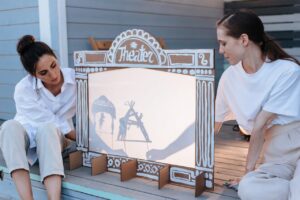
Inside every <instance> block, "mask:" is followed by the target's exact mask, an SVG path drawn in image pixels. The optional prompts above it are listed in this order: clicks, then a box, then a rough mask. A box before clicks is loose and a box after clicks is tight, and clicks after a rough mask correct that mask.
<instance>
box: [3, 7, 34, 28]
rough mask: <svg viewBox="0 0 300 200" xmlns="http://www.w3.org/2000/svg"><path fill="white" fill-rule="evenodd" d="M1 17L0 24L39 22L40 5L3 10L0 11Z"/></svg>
mask: <svg viewBox="0 0 300 200" xmlns="http://www.w3.org/2000/svg"><path fill="white" fill-rule="evenodd" d="M2 4H3V3H2ZM1 7H2V5H1ZM24 16H26V17H24ZM0 19H1V20H0V26H1V25H12V24H23V23H25V24H27V23H38V21H39V10H38V7H25V8H19V9H12V10H2V11H0Z"/></svg>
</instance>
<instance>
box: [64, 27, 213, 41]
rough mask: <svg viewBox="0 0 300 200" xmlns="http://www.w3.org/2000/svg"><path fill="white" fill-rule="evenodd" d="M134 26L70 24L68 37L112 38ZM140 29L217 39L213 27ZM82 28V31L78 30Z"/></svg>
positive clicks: (158, 34)
mask: <svg viewBox="0 0 300 200" xmlns="http://www.w3.org/2000/svg"><path fill="white" fill-rule="evenodd" d="M130 28H132V26H129V25H118V26H116V25H106V24H102V25H99V24H73V23H69V24H68V33H69V35H68V37H69V38H71V39H74V38H88V37H89V36H94V37H96V38H110V37H116V36H117V35H119V34H120V33H121V32H123V31H126V30H128V29H130ZM138 28H139V29H143V30H145V31H146V32H149V33H150V34H152V35H153V36H155V37H162V38H166V37H167V38H172V39H179V38H182V39H184V38H190V39H211V40H213V39H214V40H215V38H216V30H215V28H212V29H202V28H194V29H186V28H176V27H175V28H173V27H147V26H139V27H138ZM78 30H80V31H78Z"/></svg>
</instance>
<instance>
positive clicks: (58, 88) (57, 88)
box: [43, 72, 64, 96]
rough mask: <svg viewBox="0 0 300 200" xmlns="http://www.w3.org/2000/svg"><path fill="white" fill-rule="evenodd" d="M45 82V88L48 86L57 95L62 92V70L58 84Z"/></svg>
mask: <svg viewBox="0 0 300 200" xmlns="http://www.w3.org/2000/svg"><path fill="white" fill-rule="evenodd" d="M43 84H44V86H45V88H47V89H48V90H49V91H50V92H51V93H52V94H53V95H54V96H57V95H59V94H60V92H61V88H62V85H63V84H64V76H63V74H62V72H61V79H60V82H59V83H58V84H56V85H47V84H45V83H43Z"/></svg>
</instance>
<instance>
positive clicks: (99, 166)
mask: <svg viewBox="0 0 300 200" xmlns="http://www.w3.org/2000/svg"><path fill="white" fill-rule="evenodd" d="M106 171H107V155H105V154H102V155H100V156H99V157H94V158H92V170H91V173H92V176H95V175H97V174H102V173H104V172H106Z"/></svg>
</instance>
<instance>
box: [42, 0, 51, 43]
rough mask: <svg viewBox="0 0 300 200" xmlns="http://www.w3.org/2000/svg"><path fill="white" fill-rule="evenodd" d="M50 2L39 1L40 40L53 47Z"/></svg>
mask: <svg viewBox="0 0 300 200" xmlns="http://www.w3.org/2000/svg"><path fill="white" fill-rule="evenodd" d="M49 11H50V6H49V0H39V25H40V40H41V41H43V42H45V43H46V44H48V45H49V46H52V43H51V41H52V40H51V27H50V24H51V23H50V12H49Z"/></svg>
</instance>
